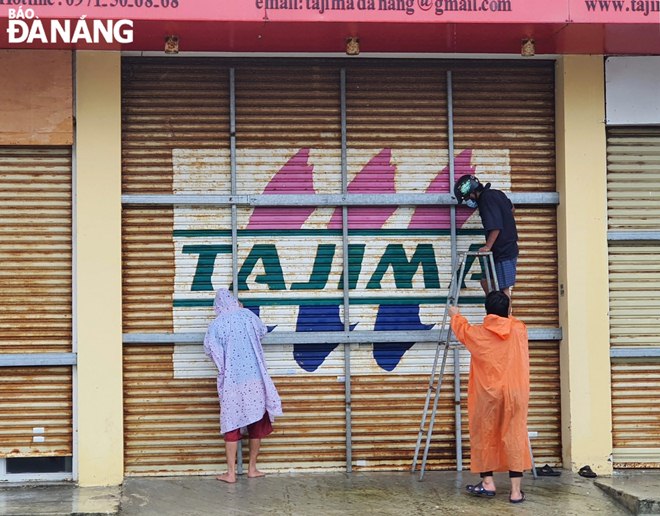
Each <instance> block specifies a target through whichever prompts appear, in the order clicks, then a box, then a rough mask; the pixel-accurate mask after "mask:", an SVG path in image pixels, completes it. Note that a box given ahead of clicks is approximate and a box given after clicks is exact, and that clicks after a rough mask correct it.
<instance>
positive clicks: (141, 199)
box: [121, 135, 559, 207]
mask: <svg viewBox="0 0 660 516" xmlns="http://www.w3.org/2000/svg"><path fill="white" fill-rule="evenodd" d="M232 141H233V142H234V144H235V135H233V137H232ZM233 152H234V153H235V149H234V151H233ZM342 152H345V149H342ZM343 159H345V157H344V158H343ZM234 160H235V155H234ZM450 160H451V161H453V156H452V157H451V158H450ZM234 166H235V162H234ZM234 173H235V171H234ZM507 196H508V197H509V198H510V199H511V201H512V202H513V203H514V204H520V205H525V204H543V205H558V204H559V193H557V192H541V193H515V192H512V193H507ZM121 202H122V205H159V206H162V205H166V206H168V205H172V206H177V205H197V206H246V207H254V206H318V207H322V206H364V205H367V204H370V205H374V206H453V205H456V198H455V197H454V195H453V194H450V193H446V194H349V193H342V194H318V195H316V194H295V195H291V194H273V195H263V194H261V195H204V194H195V195H193V194H191V195H175V194H170V195H166V194H149V195H147V194H124V195H122V196H121Z"/></svg>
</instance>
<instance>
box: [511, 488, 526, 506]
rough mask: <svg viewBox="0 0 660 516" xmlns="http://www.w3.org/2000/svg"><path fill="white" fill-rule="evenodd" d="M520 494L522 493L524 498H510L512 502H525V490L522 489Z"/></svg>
mask: <svg viewBox="0 0 660 516" xmlns="http://www.w3.org/2000/svg"><path fill="white" fill-rule="evenodd" d="M520 494H521V495H522V498H518V499H517V500H513V499H512V498H509V502H510V503H523V502H524V501H525V500H526V499H527V498H525V492H524V491H520Z"/></svg>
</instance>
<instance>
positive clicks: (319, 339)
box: [123, 328, 562, 345]
mask: <svg viewBox="0 0 660 516" xmlns="http://www.w3.org/2000/svg"><path fill="white" fill-rule="evenodd" d="M528 334H529V340H531V341H534V340H561V338H562V331H561V328H529V329H528ZM446 338H447V333H446V330H445V331H443V333H442V335H441V334H440V330H418V331H352V332H350V333H344V332H339V331H326V332H293V331H282V332H273V333H269V334H268V335H266V337H264V339H263V343H264V344H265V345H274V344H361V343H372V342H378V343H380V342H439V341H440V340H443V341H444V340H445V339H446ZM203 339H204V334H203V333H124V337H123V342H124V344H142V345H144V344H149V345H151V344H201V342H202V340H203Z"/></svg>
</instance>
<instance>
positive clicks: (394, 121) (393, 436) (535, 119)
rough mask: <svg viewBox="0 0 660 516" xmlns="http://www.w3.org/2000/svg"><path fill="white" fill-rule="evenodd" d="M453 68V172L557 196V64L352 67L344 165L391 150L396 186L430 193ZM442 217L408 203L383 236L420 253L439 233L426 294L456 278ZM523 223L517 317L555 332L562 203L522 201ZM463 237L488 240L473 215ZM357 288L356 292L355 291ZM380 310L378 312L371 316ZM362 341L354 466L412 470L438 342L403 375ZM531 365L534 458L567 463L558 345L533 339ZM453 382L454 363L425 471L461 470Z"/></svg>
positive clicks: (411, 357)
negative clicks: (436, 277)
mask: <svg viewBox="0 0 660 516" xmlns="http://www.w3.org/2000/svg"><path fill="white" fill-rule="evenodd" d="M447 69H450V70H451V72H452V93H453V106H454V120H453V124H454V146H455V154H456V156H455V170H456V172H455V175H456V177H460V176H461V175H463V174H476V175H478V176H479V177H480V178H481V179H482V180H483V181H491V182H492V183H493V185H494V187H496V188H498V187H499V188H502V189H504V190H507V191H517V192H529V191H545V192H553V191H555V154H554V142H555V133H554V71H553V66H552V64H549V63H539V64H532V65H531V66H529V65H526V64H525V65H520V64H506V65H503V64H494V65H485V64H484V63H482V62H479V63H477V64H471V63H463V62H452V63H450V64H446V65H444V66H439V65H438V63H433V64H425V63H423V62H413V63H410V62H409V63H405V64H404V63H401V64H400V63H398V62H397V63H395V64H392V63H389V65H387V64H379V65H372V66H371V67H370V66H360V67H358V66H355V67H354V68H353V67H349V68H348V71H347V123H348V128H347V129H348V149H349V154H348V158H349V172H350V170H351V168H350V164H351V161H350V160H351V155H352V154H351V151H353V153H354V155H356V156H357V161H358V162H361V163H364V162H367V160H368V157H370V156H373V155H375V154H377V153H378V152H379V151H381V150H382V149H391V155H390V156H389V158H390V160H391V161H390V163H391V164H394V165H395V166H396V167H397V175H396V192H397V193H423V192H425V191H431V190H430V189H428V188H429V185H430V184H434V181H433V180H434V179H436V178H437V177H439V176H441V175H442V173H443V172H445V173H446V171H441V168H442V164H446V163H447V151H446V149H447V146H448V143H447V99H446V88H447V85H446V71H447ZM360 155H363V156H360ZM360 158H361V159H360ZM438 164H440V165H438ZM349 179H350V174H349ZM436 180H437V179H436ZM435 184H437V183H435ZM447 187H448V185H447V184H443V185H442V189H440V190H436V191H441V192H446V191H447ZM433 210H435V211H433ZM350 211H351V209H349V216H350ZM443 212H446V214H448V213H449V210H448V209H447V208H426V207H424V208H420V207H418V208H416V209H415V208H412V207H410V208H409V207H401V208H399V209H398V210H397V211H396V212H395V213H394V214H393V215H392V216H391V217H390V218H388V219H387V222H386V223H385V224H384V225H383V226H382V228H383V229H386V230H387V231H388V232H389V234H382V236H380V238H382V239H383V240H385V241H386V242H387V243H396V242H398V241H399V240H397V237H395V236H394V234H395V233H396V231H397V230H398V231H400V232H401V233H400V234H401V235H404V234H405V232H406V231H407V232H409V233H408V236H405V237H404V238H405V239H406V241H407V242H408V244H405V245H407V246H408V247H406V251H407V253H408V254H407V255H408V257H410V254H412V252H413V251H414V249H415V247H414V246H413V247H409V246H410V244H411V242H412V243H414V242H415V239H416V238H421V239H422V240H423V241H424V242H426V241H428V235H429V234H430V235H433V237H432V238H433V241H434V245H438V244H439V247H438V249H437V253H438V263H437V265H438V268H439V274H440V288H439V289H438V290H437V291H434V290H428V285H424V284H421V285H419V287H420V288H421V287H424V286H426V288H427V292H432V293H433V294H435V295H437V296H439V297H440V296H445V295H446V288H447V285H448V282H449V276H450V257H449V247H450V244H449V237H448V230H447V229H446V228H447V227H448V226H443V225H442V224H438V223H437V220H443ZM411 213H412V215H411ZM445 216H446V215H445ZM425 217H426V218H425ZM433 217H435V219H433ZM458 218H459V219H460V216H459V217H458ZM516 220H517V224H518V231H519V236H520V250H521V255H520V258H519V266H518V281H517V284H516V288H515V292H514V296H513V299H514V313H515V314H516V316H517V317H520V318H521V319H522V320H523V321H525V323H527V325H528V326H529V327H530V328H535V327H538V328H540V327H544V328H548V327H551V328H552V327H557V326H558V325H559V322H558V308H557V307H558V301H557V236H556V209H555V208H554V207H545V206H529V205H526V206H519V207H518V208H517V209H516ZM416 228H424V231H425V232H426V235H425V236H424V237H415V236H413V235H414V231H411V230H414V229H416ZM443 228H445V229H443ZM383 233H385V232H383ZM376 234H377V233H376ZM458 234H459V237H458V249H459V251H462V250H465V249H467V247H468V246H470V245H471V244H474V243H478V242H483V236H482V234H483V233H482V230H481V225H480V221H479V219H478V217H477V216H471V217H470V218H468V219H467V220H466V222H465V224H464V225H463V227H462V229H461V228H459V231H458ZM358 238H359V237H358V236H357V235H356V237H354V238H353V239H351V237H350V234H349V241H350V242H351V243H353V242H356V243H357V242H358V241H357V239H358ZM363 238H364V237H363ZM418 249H419V248H418ZM374 259H377V258H375V257H374ZM390 282H391V283H389V284H385V283H383V285H384V287H383V288H384V289H385V288H387V290H388V291H389V292H394V291H396V290H397V286H398V285H396V283H395V282H394V281H392V279H391V278H390ZM352 295H353V294H352ZM359 295H360V292H359V289H358V291H357V292H356V293H355V297H359ZM462 296H463V300H464V301H465V302H466V303H470V302H471V301H470V298H474V300H475V301H477V300H479V299H480V296H481V293H480V292H479V291H475V290H472V291H469V290H468V291H467V292H464V293H463V294H462ZM478 302H479V303H481V301H478ZM377 309H378V307H373V310H374V311H376V310H377ZM480 310H481V308H480V307H477V306H474V308H472V307H470V306H469V305H466V306H465V307H464V308H463V311H464V312H466V311H467V313H468V314H470V313H472V314H473V316H474V317H475V320H478V319H479V318H480V317H481V316H480V315H479V314H480V313H482V311H480ZM427 311H428V312H429V313H435V314H436V316H435V319H434V318H433V317H431V318H430V319H431V320H432V321H433V322H435V321H437V320H439V318H441V315H442V312H441V307H440V308H439V307H437V306H435V307H432V306H429V305H426V306H425V305H424V304H423V303H422V304H421V305H420V312H421V313H422V314H424V313H425V312H427ZM380 313H381V315H382V312H380ZM438 315H439V317H438ZM375 318H376V319H378V316H377V315H376V316H375ZM393 324H394V323H393ZM411 329H413V328H412V327H411ZM414 329H420V328H414ZM362 346H363V345H360V347H359V348H358V349H357V350H356V352H355V354H354V358H353V363H354V364H355V369H356V371H361V372H367V373H368V374H360V373H356V375H355V376H354V377H353V394H352V395H353V448H354V452H353V457H354V459H355V460H356V461H357V465H358V468H359V467H360V466H361V465H362V467H364V468H365V469H372V470H373V469H405V468H406V467H409V466H410V462H411V450H414V448H415V439H416V436H417V431H418V429H419V422H420V418H421V413H422V410H423V406H424V397H425V394H426V386H427V384H428V374H429V373H430V367H431V365H432V364H431V359H430V357H432V353H433V350H434V349H435V346H433V345H430V344H419V343H418V344H415V346H414V347H413V348H412V349H410V350H409V351H407V352H406V354H405V355H404V357H403V358H402V359H401V361H400V362H399V363H398V365H397V367H396V369H395V371H394V372H395V373H398V374H393V373H386V372H385V371H383V370H382V368H381V369H378V368H374V367H373V363H368V361H367V357H368V355H367V353H366V352H365V351H363V350H362V349H361V347H362ZM373 347H374V348H375V349H377V351H376V352H375V353H374V354H376V353H380V355H381V356H384V355H386V354H387V353H388V350H387V345H383V344H381V345H378V344H374V345H373ZM369 358H371V357H369ZM372 361H373V359H372ZM530 361H531V381H532V392H531V400H530V414H529V428H530V430H532V431H537V432H538V437H537V438H535V439H534V440H533V446H534V454H535V459H536V460H537V462H541V461H543V462H542V463H551V464H561V442H560V441H561V436H560V429H561V421H560V389H559V342H557V341H538V340H536V341H532V342H530ZM382 362H384V360H382ZM468 364H469V356H468V354H467V353H466V352H462V355H461V367H462V389H463V393H462V397H463V402H462V406H463V425H462V426H463V438H464V442H463V450H464V456H463V460H464V464H466V463H467V464H469V440H468V438H469V436H468V433H467V401H466V396H467V370H468ZM377 371H379V372H377ZM452 385H453V370H452V367H451V364H450V365H449V366H448V367H447V370H446V374H445V379H444V380H443V387H442V390H441V396H440V402H439V408H438V415H437V419H436V426H435V429H434V437H433V444H432V446H431V449H430V453H429V459H428V465H429V467H430V468H440V469H450V468H455V467H456V459H455V453H456V452H455V445H454V400H453V389H452Z"/></svg>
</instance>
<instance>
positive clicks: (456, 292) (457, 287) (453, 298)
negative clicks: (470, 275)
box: [419, 255, 466, 481]
mask: <svg viewBox="0 0 660 516" xmlns="http://www.w3.org/2000/svg"><path fill="white" fill-rule="evenodd" d="M465 256H466V255H464V256H463V257H462V259H461V265H460V271H457V272H458V274H456V273H455V279H456V281H455V284H454V289H453V293H452V294H450V297H449V299H447V305H446V307H445V315H444V317H443V320H442V325H443V329H444V326H445V325H446V323H447V317H448V313H449V306H450V305H451V306H456V305H457V304H458V299H459V296H460V291H461V285H462V284H463V278H464V277H465V266H466V260H465ZM451 335H452V331H451V325H448V326H447V336H446V339H445V349H444V353H443V358H442V367H441V371H440V377H439V379H438V385H437V387H436V391H435V397H434V400H433V411H432V412H431V420H430V422H429V428H428V432H427V434H426V444H425V446H424V455H423V457H422V467H421V470H420V475H419V480H420V481H421V480H423V479H424V472H425V470H426V461H427V458H428V454H429V448H430V446H431V437H432V436H433V426H434V424H435V416H436V413H437V410H438V401H439V399H440V387H441V386H442V377H443V376H444V370H445V366H446V364H447V354H448V352H449V343H450V340H451Z"/></svg>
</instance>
